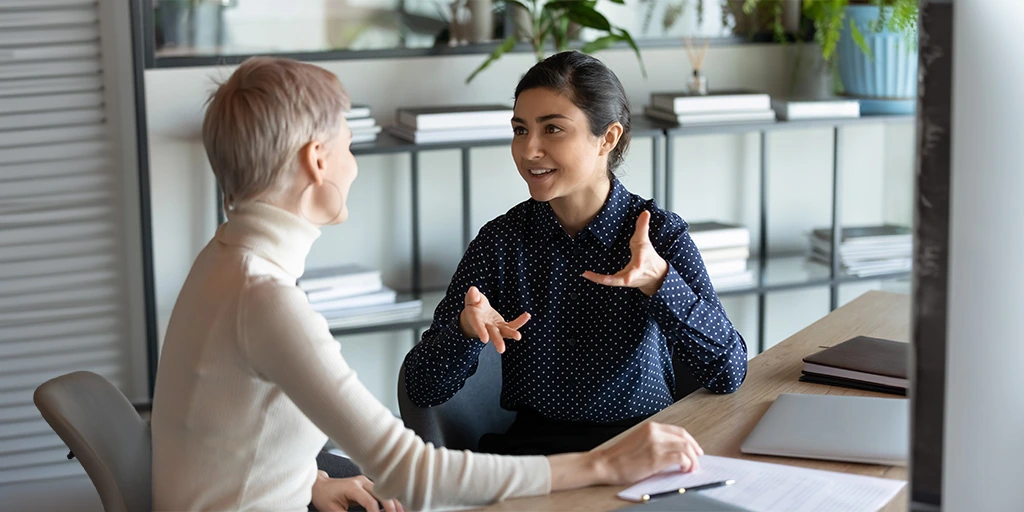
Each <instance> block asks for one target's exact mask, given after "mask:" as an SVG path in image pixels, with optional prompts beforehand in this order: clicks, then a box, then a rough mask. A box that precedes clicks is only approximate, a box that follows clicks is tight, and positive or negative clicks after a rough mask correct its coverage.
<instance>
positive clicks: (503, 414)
mask: <svg viewBox="0 0 1024 512" xmlns="http://www.w3.org/2000/svg"><path fill="white" fill-rule="evenodd" d="M672 366H673V367H674V369H675V376H676V382H675V390H674V391H675V393H674V395H675V399H676V400H679V399H681V398H683V397H685V396H686V395H689V394H690V393H692V392H694V391H696V390H698V389H700V387H701V385H700V383H699V382H697V380H696V379H695V378H694V377H693V374H692V373H691V372H690V370H689V369H688V368H687V367H686V365H685V364H683V362H682V360H681V359H680V358H679V357H673V358H672ZM398 409H399V412H400V413H401V414H402V421H404V422H405V426H407V427H409V428H410V429H412V430H413V432H416V433H417V434H418V435H419V436H420V437H422V438H423V439H424V440H425V441H428V442H431V443H434V445H435V446H444V447H447V448H451V449H454V450H472V451H478V450H477V449H478V446H479V442H480V437H481V436H483V435H484V434H487V433H502V432H505V431H506V430H508V427H509V425H511V424H512V420H514V419H515V417H516V415H515V413H514V412H511V411H506V410H505V409H502V408H501V355H499V354H498V351H497V350H495V349H494V346H493V345H491V344H489V343H488V344H487V346H486V347H484V350H483V351H482V352H481V353H480V362H479V365H478V366H477V369H476V372H475V373H474V374H473V375H472V376H470V377H469V378H468V379H466V384H465V385H464V386H463V388H462V389H461V390H459V392H458V393H456V394H455V396H454V397H453V398H452V399H451V400H449V401H447V402H445V403H443V404H441V405H437V406H434V407H426V408H424V407H417V406H416V404H413V403H412V401H410V400H409V394H408V393H407V392H406V389H405V363H404V362H403V363H402V368H401V370H400V371H399V373H398Z"/></svg>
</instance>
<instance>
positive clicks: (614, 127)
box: [599, 121, 622, 156]
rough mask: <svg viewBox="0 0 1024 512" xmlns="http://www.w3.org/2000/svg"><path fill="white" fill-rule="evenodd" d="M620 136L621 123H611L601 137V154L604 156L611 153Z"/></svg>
mask: <svg viewBox="0 0 1024 512" xmlns="http://www.w3.org/2000/svg"><path fill="white" fill-rule="evenodd" d="M620 137H622V124H621V123H619V122H618V121H616V122H614V123H612V124H611V125H610V126H608V129H607V130H605V132H604V135H603V136H602V137H601V152H600V153H599V154H600V155H601V156H605V155H607V154H608V153H611V152H612V150H613V149H615V146H616V144H618V143H619V138H620Z"/></svg>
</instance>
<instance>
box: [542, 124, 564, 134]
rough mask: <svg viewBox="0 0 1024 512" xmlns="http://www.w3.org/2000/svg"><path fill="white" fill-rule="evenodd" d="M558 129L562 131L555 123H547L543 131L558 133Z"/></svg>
mask: <svg viewBox="0 0 1024 512" xmlns="http://www.w3.org/2000/svg"><path fill="white" fill-rule="evenodd" d="M560 131H562V129H561V128H559V127H557V126H555V125H553V124H549V125H547V126H545V127H544V132H545V133H558V132H560Z"/></svg>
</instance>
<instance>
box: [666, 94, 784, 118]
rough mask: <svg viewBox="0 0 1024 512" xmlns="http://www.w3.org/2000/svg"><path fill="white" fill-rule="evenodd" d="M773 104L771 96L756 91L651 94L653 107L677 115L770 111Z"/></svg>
mask: <svg viewBox="0 0 1024 512" xmlns="http://www.w3.org/2000/svg"><path fill="white" fill-rule="evenodd" d="M771 102H772V100H771V96H768V95H767V94H765V93H762V92H756V91H742V90H722V91H712V92H710V93H708V94H689V93H686V92H654V93H651V106H652V107H654V108H657V109H660V110H662V111H666V112H670V113H675V114H700V113H715V112H751V111H758V110H768V109H770V108H772V105H771Z"/></svg>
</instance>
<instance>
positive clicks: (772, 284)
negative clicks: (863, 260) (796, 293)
mask: <svg viewBox="0 0 1024 512" xmlns="http://www.w3.org/2000/svg"><path fill="white" fill-rule="evenodd" d="M747 265H748V268H750V269H753V271H754V282H753V283H752V284H750V285H746V286H737V287H731V288H721V289H719V288H716V289H715V291H717V292H718V295H719V296H722V297H727V296H734V295H748V294H753V293H764V292H772V291H781V290H793V289H798V288H811V287H815V286H830V285H832V284H833V283H832V279H831V278H830V277H829V267H828V265H824V264H821V263H817V262H813V261H810V260H808V259H807V256H806V255H804V254H795V255H783V256H772V257H769V258H768V261H767V265H766V268H765V279H764V286H763V287H762V286H759V285H758V282H759V276H760V271H759V269H758V261H757V259H756V258H752V259H750V260H749V261H748V264H747ZM909 276H910V272H906V271H899V272H887V273H884V274H878V275H872V276H858V275H854V274H848V273H845V272H843V273H840V275H839V276H838V277H837V278H836V283H853V282H857V281H872V280H884V279H897V278H902V277H909Z"/></svg>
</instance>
